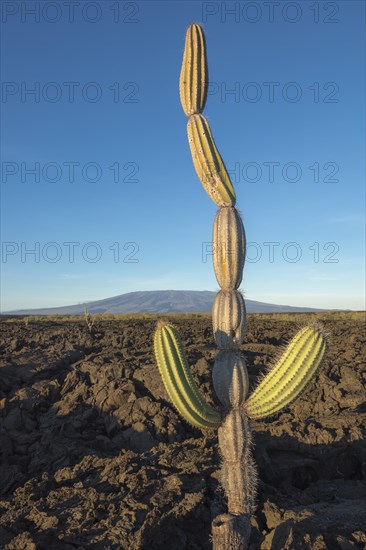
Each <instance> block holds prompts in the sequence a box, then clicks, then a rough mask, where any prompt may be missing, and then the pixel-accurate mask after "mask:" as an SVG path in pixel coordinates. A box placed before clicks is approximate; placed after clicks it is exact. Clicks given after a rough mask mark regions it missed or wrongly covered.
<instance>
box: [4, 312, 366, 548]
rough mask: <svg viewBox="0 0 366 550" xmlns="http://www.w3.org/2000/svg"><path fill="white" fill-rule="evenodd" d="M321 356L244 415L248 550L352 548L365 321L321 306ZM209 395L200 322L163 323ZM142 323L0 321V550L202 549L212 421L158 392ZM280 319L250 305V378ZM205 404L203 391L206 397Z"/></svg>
mask: <svg viewBox="0 0 366 550" xmlns="http://www.w3.org/2000/svg"><path fill="white" fill-rule="evenodd" d="M324 324H325V328H326V329H327V330H328V331H329V332H330V336H329V352H328V356H327V359H326V361H325V363H324V365H323V367H322V368H321V370H320V372H319V373H318V374H317V375H316V376H315V378H314V379H313V380H312V382H311V383H310V384H309V386H308V389H307V391H306V392H305V393H304V394H303V395H302V396H300V398H299V399H298V400H297V401H296V402H295V403H294V404H293V405H292V406H290V407H289V408H287V409H286V410H285V412H283V413H282V414H280V415H277V416H275V417H273V418H270V419H266V420H264V421H261V422H255V423H253V424H252V427H253V432H254V440H255V448H254V457H255V460H256V462H257V464H258V468H259V477H260V482H259V493H258V507H257V512H256V515H255V517H254V518H253V520H252V545H251V548H252V549H263V550H264V549H268V550H269V549H275V550H277V549H278V550H282V549H296V550H297V549H307V548H309V549H310V548H311V549H316V550H321V549H330V550H338V549H340V550H348V549H355V548H365V546H366V534H365V525H366V503H365V494H366V490H365V477H366V476H365V473H366V472H365V471H366V444H365V439H364V431H363V430H364V429H365V424H366V422H365V418H366V406H365V389H364V382H365V369H364V368H363V365H362V358H363V359H364V358H365V357H366V338H365V334H364V325H363V323H362V322H360V321H356V320H352V319H351V318H349V319H345V320H344V319H343V320H334V319H332V318H329V320H328V321H326V322H325V323H324ZM176 325H177V326H178V328H179V330H180V332H181V335H182V338H183V340H184V343H185V347H186V350H187V353H188V356H189V360H190V364H191V365H192V371H193V373H194V377H195V379H196V381H197V382H198V383H199V384H200V386H201V388H202V391H204V392H205V394H206V395H209V396H212V391H211V384H210V368H211V366H212V363H213V359H214V357H215V355H216V347H215V344H214V341H213V337H212V330H211V326H210V320H209V318H201V319H199V318H198V319H190V320H184V319H180V320H177V321H176ZM154 328H155V321H153V320H136V319H133V320H119V321H118V320H115V321H100V322H99V323H98V324H97V327H96V330H95V333H94V334H93V335H90V334H89V333H88V329H87V327H86V325H85V323H84V322H83V321H71V322H57V321H51V320H49V321H31V322H29V323H28V324H26V323H25V322H24V321H22V320H18V321H16V322H7V321H6V320H3V321H2V322H1V324H0V329H1V336H2V338H1V345H0V351H1V352H2V359H1V364H0V367H1V368H0V456H1V465H0V491H1V492H0V548H2V549H4V550H25V549H37V550H38V549H39V550H53V549H55V550H59V549H60V550H66V549H83V548H92V549H103V550H104V549H137V548H141V549H145V548H146V549H159V550H164V549H169V550H175V549H177V550H178V549H179V550H181V549H184V548H191V549H200V548H202V549H209V548H210V539H209V537H210V525H211V511H212V509H215V506H217V504H218V503H219V502H220V501H221V499H222V495H221V494H220V492H219V490H218V472H219V465H220V458H219V455H218V449H217V438H216V433H215V432H206V433H204V434H202V433H201V432H200V431H199V430H197V429H195V428H192V427H190V426H189V425H187V424H186V423H185V421H184V420H182V419H181V418H180V416H179V415H178V413H176V411H175V410H174V408H173V407H172V405H171V404H170V403H169V401H168V399H167V395H166V393H165V390H164V388H163V384H162V382H161V380H160V377H159V374H158V371H157V367H156V364H155V361H154V356H153V352H152V335H153V331H154ZM296 329H297V327H296V326H295V324H294V323H291V322H286V321H273V320H265V319H261V318H260V317H258V316H255V317H253V316H250V317H249V320H248V331H247V337H246V343H245V345H244V346H243V349H244V350H245V352H246V356H247V360H248V371H249V375H250V381H251V384H252V386H253V385H254V384H255V380H256V379H257V377H258V375H259V374H260V373H262V372H263V371H264V370H265V367H266V366H268V365H269V363H270V361H271V359H272V358H273V357H274V355H275V353H276V350H278V348H279V346H280V345H281V344H283V343H285V341H287V340H288V339H289V338H290V337H291V336H292V335H293V334H294V332H295V331H296ZM210 399H211V402H214V398H210Z"/></svg>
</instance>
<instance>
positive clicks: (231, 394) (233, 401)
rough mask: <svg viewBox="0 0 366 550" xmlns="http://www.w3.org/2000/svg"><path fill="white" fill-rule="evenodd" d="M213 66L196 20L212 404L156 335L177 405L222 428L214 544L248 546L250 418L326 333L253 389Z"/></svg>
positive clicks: (297, 384)
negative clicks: (212, 122) (207, 216)
mask: <svg viewBox="0 0 366 550" xmlns="http://www.w3.org/2000/svg"><path fill="white" fill-rule="evenodd" d="M207 74H208V71H207V61H206V44H205V38H204V34H203V30H202V28H201V27H200V26H199V25H197V24H194V25H191V26H190V27H189V28H188V30H187V34H186V42H185V50H184V56H183V65H182V70H181V76H180V96H181V102H182V106H183V110H184V112H185V113H186V115H187V116H188V117H189V118H188V140H189V146H190V149H191V153H192V160H193V164H194V167H195V169H196V172H197V175H198V177H199V179H200V181H201V183H202V185H203V187H204V189H205V190H206V191H207V193H208V195H209V196H210V198H211V199H212V200H213V201H214V203H215V204H216V205H217V206H219V210H218V212H217V214H216V217H215V220H214V225H213V237H212V251H213V252H212V253H213V267H214V271H215V275H216V279H217V282H218V284H219V286H220V288H221V290H220V291H219V292H218V293H217V294H216V297H215V300H214V304H213V309H212V323H213V333H214V337H215V341H216V344H217V346H218V348H219V353H218V354H217V356H216V359H215V362H214V365H213V371H212V383H213V388H214V390H215V393H216V396H217V398H218V401H219V403H220V405H219V406H217V408H215V407H212V406H211V405H209V404H208V403H207V402H206V400H205V399H204V397H203V395H202V394H201V392H200V390H199V388H198V386H197V385H196V383H195V382H194V380H193V377H192V375H191V373H190V370H189V365H188V361H187V358H186V355H185V353H184V350H183V347H182V343H181V340H180V337H179V334H178V332H177V330H176V328H175V327H174V326H173V325H172V324H170V323H163V322H159V324H158V327H157V329H156V332H155V336H154V349H155V356H156V360H157V363H158V367H159V371H160V374H161V377H162V380H163V382H164V385H165V388H166V390H167V393H168V395H169V398H170V399H171V401H172V403H173V404H174V406H175V407H176V409H177V410H178V412H179V413H180V414H181V415H182V416H183V418H185V420H187V421H188V422H189V423H190V424H192V425H193V426H195V427H198V428H200V429H217V430H218V443H219V450H220V454H221V457H222V464H221V484H222V487H223V489H224V491H225V495H226V498H227V513H222V514H219V515H218V516H216V517H215V518H214V520H213V522H212V541H213V547H214V550H236V549H238V550H239V549H240V550H242V549H246V548H247V547H248V544H249V537H250V517H251V515H252V514H253V512H254V510H255V495H256V491H257V473H256V467H255V464H254V461H253V457H252V442H251V441H252V440H251V429H250V423H249V419H259V418H264V417H266V416H270V415H273V414H275V413H277V412H279V411H280V410H281V409H282V408H283V407H286V406H287V405H288V404H289V403H290V402H291V401H292V400H293V399H295V398H296V397H297V396H298V395H299V393H300V392H301V391H302V390H303V389H304V387H305V386H306V384H307V382H308V381H309V380H310V378H311V377H312V376H313V375H314V373H315V372H316V370H317V369H318V368H319V366H320V364H321V362H322V359H323V358H324V355H325V351H326V341H325V337H324V334H323V332H322V330H321V328H320V327H319V326H316V325H314V326H310V327H304V328H303V329H302V330H300V331H299V332H298V334H296V336H295V337H294V338H293V339H292V340H291V342H290V343H289V345H288V346H287V348H286V349H285V350H284V352H283V354H282V356H281V357H280V359H279V361H278V362H277V363H276V365H274V366H273V367H272V368H271V369H270V371H269V372H268V374H267V375H266V376H265V377H264V378H263V379H262V380H261V381H260V383H259V384H258V387H257V388H256V389H255V390H254V392H253V393H252V394H251V395H250V396H249V397H248V388H249V380H248V372H247V368H246V364H245V357H244V354H243V352H241V351H240V349H241V346H242V344H243V340H244V337H245V329H246V310H245V302H244V298H243V296H242V294H241V293H240V292H239V290H238V288H239V286H240V284H241V282H242V276H243V268H244V261H245V247H246V245H245V232H244V226H243V222H242V219H241V216H240V214H239V212H238V210H237V209H236V208H234V205H235V201H236V196H235V191H234V188H233V186H232V183H231V181H230V177H229V175H228V173H227V170H226V168H225V165H224V163H223V161H222V158H221V156H220V154H219V152H218V150H217V147H216V145H215V143H214V140H213V138H212V134H211V130H210V128H209V125H208V122H207V120H206V118H205V117H204V116H203V115H202V114H201V113H202V110H203V108H204V106H205V102H206V95H207V85H208V76H207Z"/></svg>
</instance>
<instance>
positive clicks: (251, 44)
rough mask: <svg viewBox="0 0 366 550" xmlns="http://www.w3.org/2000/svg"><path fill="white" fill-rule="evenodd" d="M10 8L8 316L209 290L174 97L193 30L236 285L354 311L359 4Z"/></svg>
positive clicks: (360, 176) (4, 189)
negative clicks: (233, 237) (202, 44)
mask: <svg viewBox="0 0 366 550" xmlns="http://www.w3.org/2000/svg"><path fill="white" fill-rule="evenodd" d="M1 9H2V39H1V40H2V59H1V68H2V81H3V83H2V97H1V111H2V113H1V114H2V118H1V137H2V150H1V169H2V174H1V198H2V226H1V239H2V258H1V309H2V311H6V310H10V309H20V308H30V307H34V308H36V307H47V306H50V307H51V306H62V305H69V304H74V303H80V302H85V301H92V300H98V299H103V298H107V297H110V296H114V295H117V294H123V293H125V292H132V291H141V290H163V289H176V290H179V289H182V290H183V289H184V290H186V289H188V290H189V289H191V290H217V289H218V285H217V282H216V280H215V277H214V273H213V268H212V261H211V257H210V248H209V245H210V240H211V231H212V223H213V220H214V216H215V212H216V209H217V207H216V206H215V205H214V203H213V202H212V201H211V200H210V199H209V197H208V196H207V195H206V193H205V192H204V190H203V188H202V186H201V183H200V182H199V180H198V178H197V176H196V173H195V171H194V168H193V164H192V161H191V157H190V151H189V147H188V142H187V137H186V122H187V120H186V116H185V115H184V113H183V110H182V108H181V105H180V100H179V92H178V80H179V72H180V67H181V61H182V53H183V47H184V36H185V31H186V28H187V26H188V25H189V24H190V23H192V22H200V23H202V24H203V28H204V31H205V35H206V41H207V52H208V64H209V74H210V88H209V95H208V99H207V104H206V108H205V111H204V114H205V115H206V116H207V118H208V120H209V123H210V126H211V130H212V133H213V136H214V138H215V141H216V144H217V146H218V149H219V151H220V153H221V155H222V157H223V159H224V161H225V163H226V166H227V168H228V170H229V172H230V173H231V174H232V180H233V183H234V185H235V189H236V194H237V207H238V208H239V210H240V212H241V214H242V217H243V220H244V225H245V229H246V235H247V241H248V251H247V261H246V265H245V270H244V279H243V285H242V287H241V288H242V290H243V291H244V294H245V296H246V297H247V298H248V299H252V300H260V301H265V302H272V303H277V304H289V305H298V306H308V307H323V308H348V309H365V182H364V176H365V128H364V116H365V112H364V96H365V74H364V67H365V58H364V52H365V3H364V2H363V1H335V2H324V1H320V2H310V1H300V0H298V1H296V2H286V1H285V2H284V1H279V2H266V1H263V2H253V1H252V2H246V1H245V2H199V1H185V2H178V1H174V2H160V1H148V2H146V1H137V2H123V1H118V0H113V1H112V0H111V1H109V0H102V1H99V2H98V1H95V2H91V1H90V2H89V1H86V2H84V1H82V0H78V2H73V1H70V2H67V1H66V0H62V1H61V0H60V1H53V2H43V1H39V2H33V1H28V2H16V1H3V2H2V3H1ZM32 90H33V91H32Z"/></svg>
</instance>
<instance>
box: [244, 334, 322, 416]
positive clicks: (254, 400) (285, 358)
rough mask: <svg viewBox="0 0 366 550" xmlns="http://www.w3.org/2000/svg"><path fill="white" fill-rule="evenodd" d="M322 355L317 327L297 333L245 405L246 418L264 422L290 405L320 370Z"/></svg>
mask: <svg viewBox="0 0 366 550" xmlns="http://www.w3.org/2000/svg"><path fill="white" fill-rule="evenodd" d="M325 352H326V339H325V336H324V334H323V332H322V331H321V330H320V329H319V328H318V327H311V326H309V327H304V328H303V329H302V330H300V331H299V332H298V333H297V334H296V336H295V337H294V338H293V339H292V340H291V342H290V343H289V345H288V346H287V348H286V350H285V352H284V353H283V355H282V356H281V358H280V360H279V361H278V363H277V364H276V365H275V366H274V367H273V368H272V369H271V370H270V372H269V373H268V374H267V375H266V376H265V377H264V378H263V380H262V381H261V382H260V384H259V385H258V387H257V388H256V389H255V391H254V392H253V393H252V394H251V396H250V397H249V399H248V400H247V401H246V403H245V410H246V412H247V414H248V416H249V417H250V418H264V417H266V416H270V415H272V414H275V413H277V412H279V411H280V410H281V409H282V408H283V407H286V406H287V405H289V403H291V401H293V400H294V399H295V397H297V396H298V395H299V393H300V392H301V391H302V390H303V389H304V387H305V386H306V384H307V383H308V382H309V380H310V379H311V377H312V376H313V375H314V373H315V372H316V370H317V369H318V368H319V366H320V364H321V362H322V360H323V358H324V355H325Z"/></svg>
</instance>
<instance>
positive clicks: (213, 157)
mask: <svg viewBox="0 0 366 550" xmlns="http://www.w3.org/2000/svg"><path fill="white" fill-rule="evenodd" d="M187 133H188V143H189V146H190V148H191V153H192V160H193V165H194V167H195V169H196V172H197V176H198V177H199V179H200V180H201V183H202V185H203V187H204V188H205V190H206V191H207V193H208V195H209V196H210V197H211V199H212V200H213V201H214V202H215V203H216V204H217V205H218V206H231V205H234V204H235V201H236V197H235V191H234V188H233V185H232V183H231V181H230V177H229V174H228V173H227V170H226V168H225V165H224V163H223V160H222V158H221V156H220V153H219V152H218V150H217V147H216V145H215V142H214V139H213V137H212V134H211V130H210V127H209V125H208V122H207V120H206V118H205V117H204V116H203V115H200V114H194V115H191V116H190V117H189V119H188V124H187Z"/></svg>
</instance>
